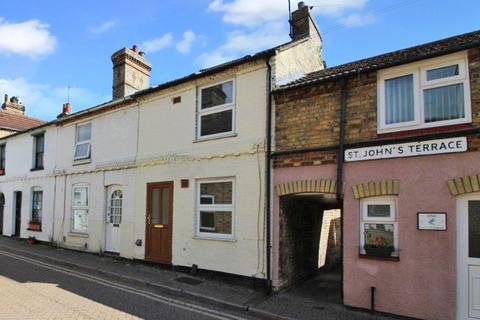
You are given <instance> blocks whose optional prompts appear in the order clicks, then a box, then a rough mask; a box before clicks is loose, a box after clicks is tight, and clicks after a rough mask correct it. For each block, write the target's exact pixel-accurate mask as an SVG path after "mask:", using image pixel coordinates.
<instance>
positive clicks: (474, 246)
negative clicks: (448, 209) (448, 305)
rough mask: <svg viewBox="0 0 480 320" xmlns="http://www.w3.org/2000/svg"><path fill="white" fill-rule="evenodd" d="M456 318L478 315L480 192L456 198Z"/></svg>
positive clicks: (479, 302) (472, 317) (479, 298)
mask: <svg viewBox="0 0 480 320" xmlns="http://www.w3.org/2000/svg"><path fill="white" fill-rule="evenodd" d="M457 319H459V320H460V319H461V320H465V319H468V320H474V319H480V194H474V195H469V196H463V197H459V199H458V200H457Z"/></svg>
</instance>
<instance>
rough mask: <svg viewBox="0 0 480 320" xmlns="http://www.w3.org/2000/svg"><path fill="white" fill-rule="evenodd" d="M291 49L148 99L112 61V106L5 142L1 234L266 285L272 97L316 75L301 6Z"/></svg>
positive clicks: (146, 66) (128, 53)
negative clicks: (276, 90)
mask: <svg viewBox="0 0 480 320" xmlns="http://www.w3.org/2000/svg"><path fill="white" fill-rule="evenodd" d="M292 38H293V39H292V41H291V42H289V43H286V44H284V45H281V46H278V47H276V48H272V49H269V50H266V51H263V52H260V53H257V54H254V55H251V56H246V57H243V58H241V59H238V60H235V61H231V62H227V63H225V64H222V65H219V66H215V67H212V68H209V69H205V70H201V71H200V72H197V73H194V74H192V75H189V76H186V77H184V78H180V79H176V80H173V81H170V82H167V83H164V84H161V85H159V86H156V87H153V88H150V86H149V77H150V73H151V69H152V68H151V65H150V63H149V62H148V60H147V59H146V57H145V54H144V53H143V52H141V51H139V49H138V48H137V47H136V46H134V47H132V48H124V49H121V50H119V51H117V52H116V53H114V54H113V56H112V62H113V100H112V101H110V102H107V103H105V104H102V105H98V106H94V107H92V108H89V109H86V110H84V111H80V112H77V113H74V114H71V113H70V105H69V104H65V105H64V107H63V111H62V113H61V114H60V115H59V116H58V118H57V119H55V120H54V121H51V122H48V123H46V124H43V125H41V126H37V127H35V128H32V129H29V130H26V131H22V132H20V133H17V134H15V135H11V136H8V137H5V138H3V139H2V140H1V142H2V144H3V145H4V147H3V148H4V150H5V154H6V156H5V159H6V168H5V175H3V176H2V177H0V192H1V193H2V194H4V195H5V199H6V201H5V210H4V218H5V223H4V226H3V232H4V234H5V235H9V236H14V235H16V236H19V237H21V238H28V237H35V238H36V239H38V240H43V241H52V242H54V243H55V244H58V245H59V246H62V247H66V248H72V249H77V250H85V251H89V252H110V253H113V254H118V255H120V256H121V257H125V258H132V259H142V260H143V259H145V260H147V261H151V262H158V263H164V264H172V265H176V266H187V267H191V266H193V267H195V268H200V269H208V270H214V271H219V272H226V273H231V274H236V275H240V276H245V277H254V278H259V279H262V280H267V281H268V280H270V273H269V272H268V270H270V268H269V259H268V257H269V255H268V254H267V249H268V245H267V242H268V239H269V238H268V237H266V236H265V233H266V229H267V225H266V221H267V220H268V215H266V213H267V212H266V210H265V206H266V202H265V196H266V190H265V178H266V176H267V174H266V172H267V170H266V165H265V160H266V153H265V149H266V133H267V131H268V130H267V129H268V122H267V120H268V119H269V117H268V116H267V114H268V111H269V110H271V106H272V100H271V95H270V93H271V90H272V89H273V88H274V87H277V86H278V85H280V84H285V83H287V82H289V81H292V80H294V79H298V78H300V77H302V76H303V75H305V74H306V73H309V72H313V71H317V70H320V69H322V68H323V60H322V40H321V37H320V33H319V31H318V28H317V27H316V25H315V23H314V21H313V20H312V18H311V16H310V13H309V8H308V7H306V6H304V5H301V6H300V7H299V9H298V10H297V11H295V12H294V13H293V14H292ZM15 230H17V231H15Z"/></svg>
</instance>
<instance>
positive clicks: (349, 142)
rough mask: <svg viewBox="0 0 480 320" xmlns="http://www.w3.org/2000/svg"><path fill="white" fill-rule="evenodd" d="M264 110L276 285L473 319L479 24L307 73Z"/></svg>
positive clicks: (478, 222) (479, 275) (477, 310)
mask: <svg viewBox="0 0 480 320" xmlns="http://www.w3.org/2000/svg"><path fill="white" fill-rule="evenodd" d="M274 114H275V115H274V116H275V119H274V120H275V121H274V123H275V132H274V137H275V139H274V142H273V145H274V148H273V149H274V150H273V152H272V154H271V160H272V165H273V178H272V180H273V183H272V184H273V189H272V197H273V202H272V203H273V205H272V212H273V219H272V220H273V221H272V226H273V232H272V233H273V237H272V239H273V243H272V247H273V253H272V257H273V258H272V270H273V275H272V281H273V286H274V287H275V288H277V289H281V288H286V287H290V286H293V285H295V284H298V283H300V282H303V281H316V283H320V284H322V283H324V284H325V283H328V284H329V285H325V286H322V285H320V287H319V289H318V290H319V291H322V290H328V289H326V288H336V287H335V284H336V285H337V288H338V290H337V291H335V290H333V291H334V293H333V294H334V295H338V297H337V298H338V299H337V301H338V302H342V303H343V304H345V305H347V306H351V307H357V308H363V309H372V310H374V311H376V312H383V313H388V314H396V315H402V316H407V317H412V318H419V319H458V320H460V319H462V320H464V319H480V176H479V174H480V31H475V32H471V33H467V34H462V35H458V36H454V37H451V38H447V39H443V40H439V41H436V42H432V43H427V44H423V45H419V46H416V47H412V48H407V49H403V50H399V51H395V52H391V53H387V54H383V55H380V56H375V57H371V58H368V59H364V60H359V61H356V62H352V63H348V64H345V65H340V66H337V67H332V68H327V69H324V70H321V71H318V72H314V73H311V74H307V75H306V76H305V77H303V78H301V79H299V80H296V81H294V82H292V83H289V84H286V85H284V86H282V87H280V88H278V89H276V91H275V109H274ZM332 212H334V214H332ZM312 278H313V279H314V280H311V279H312ZM308 279H310V280H308Z"/></svg>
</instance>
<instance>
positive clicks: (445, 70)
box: [378, 54, 471, 132]
mask: <svg viewBox="0 0 480 320" xmlns="http://www.w3.org/2000/svg"><path fill="white" fill-rule="evenodd" d="M427 63H428V64H426V62H419V63H414V64H410V65H407V66H400V67H395V68H390V69H385V70H382V71H380V72H379V73H378V76H379V80H378V81H379V85H378V97H379V110H378V115H379V118H378V122H379V124H378V128H379V129H378V131H379V132H392V131H401V130H413V129H419V128H428V127H434V126H444V125H452V124H459V123H468V122H470V121H471V112H470V89H469V80H468V70H467V58H466V57H465V55H464V54H463V55H461V56H459V55H458V54H457V55H455V56H449V57H446V58H445V57H443V58H437V59H434V60H429V61H428V62H427Z"/></svg>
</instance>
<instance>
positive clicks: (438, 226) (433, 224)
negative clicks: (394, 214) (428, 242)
mask: <svg viewBox="0 0 480 320" xmlns="http://www.w3.org/2000/svg"><path fill="white" fill-rule="evenodd" d="M417 229H418V230H433V231H446V230H447V213H446V212H418V213H417Z"/></svg>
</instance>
